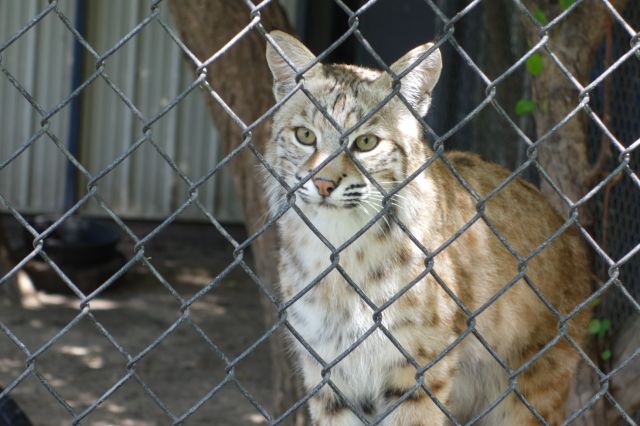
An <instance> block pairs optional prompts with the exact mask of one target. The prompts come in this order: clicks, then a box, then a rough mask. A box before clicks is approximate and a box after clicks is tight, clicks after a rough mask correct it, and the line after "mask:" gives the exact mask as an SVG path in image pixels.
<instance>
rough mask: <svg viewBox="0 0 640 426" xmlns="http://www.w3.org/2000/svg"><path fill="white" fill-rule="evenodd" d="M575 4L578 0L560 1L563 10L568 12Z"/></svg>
mask: <svg viewBox="0 0 640 426" xmlns="http://www.w3.org/2000/svg"><path fill="white" fill-rule="evenodd" d="M575 2H576V0H560V7H561V8H562V10H567V9H569V7H570V6H571V5H572V4H574V3H575Z"/></svg>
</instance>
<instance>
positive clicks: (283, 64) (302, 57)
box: [266, 31, 320, 100]
mask: <svg viewBox="0 0 640 426" xmlns="http://www.w3.org/2000/svg"><path fill="white" fill-rule="evenodd" d="M269 35H270V36H271V37H272V38H273V40H274V41H275V42H276V44H277V45H278V46H279V47H280V49H282V51H283V52H284V54H285V55H286V56H287V59H288V60H289V62H291V63H292V64H293V65H294V66H295V67H296V68H297V70H294V69H293V68H291V66H290V65H289V64H288V63H287V61H285V60H284V58H283V57H282V55H280V53H278V51H277V50H276V49H275V48H274V47H273V46H271V44H270V43H269V42H267V52H266V56H267V63H268V64H269V69H270V70H271V74H273V95H274V96H275V98H276V100H280V99H282V98H283V97H284V96H286V95H287V94H288V93H289V92H290V91H291V89H293V87H294V86H295V85H296V81H295V78H296V72H297V71H299V70H300V69H302V68H304V67H305V66H306V65H308V64H309V63H310V62H311V61H313V60H314V59H316V57H315V56H314V54H313V53H311V51H310V50H309V49H307V47H306V46H305V45H304V44H302V43H301V42H300V41H299V40H298V39H297V38H295V37H293V36H291V35H289V34H287V33H284V32H282V31H271V32H270V33H269ZM319 67H320V65H319V64H318V65H315V66H314V67H312V68H311V69H310V70H309V71H307V73H306V74H305V75H307V76H308V75H311V74H312V73H314V72H315V70H317V69H318V68H319Z"/></svg>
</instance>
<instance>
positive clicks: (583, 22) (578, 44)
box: [525, 0, 627, 227]
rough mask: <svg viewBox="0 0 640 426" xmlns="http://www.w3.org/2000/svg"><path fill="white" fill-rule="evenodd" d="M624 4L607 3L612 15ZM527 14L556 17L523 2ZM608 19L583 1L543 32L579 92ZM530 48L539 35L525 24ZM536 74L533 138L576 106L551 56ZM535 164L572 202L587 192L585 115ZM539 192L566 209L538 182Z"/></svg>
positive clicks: (556, 7)
mask: <svg viewBox="0 0 640 426" xmlns="http://www.w3.org/2000/svg"><path fill="white" fill-rule="evenodd" d="M626 2H627V0H612V1H611V2H610V3H611V4H612V5H613V6H614V7H616V9H617V10H622V9H623V8H624V6H625V4H626ZM525 3H526V5H527V7H528V8H529V10H530V11H532V12H533V11H535V10H536V9H540V10H542V11H544V12H545V13H546V15H547V16H548V17H550V18H552V17H555V16H557V15H558V14H559V13H560V12H561V9H560V2H559V1H557V0H526V2H525ZM611 19H612V18H611V15H610V13H609V12H608V11H607V9H606V7H605V6H603V4H602V2H600V1H598V0H585V1H583V2H582V4H580V5H579V6H578V7H577V8H576V9H574V10H573V11H572V12H571V13H570V14H569V15H568V16H567V17H566V18H565V19H563V20H561V21H560V22H558V23H557V24H556V25H555V26H554V27H553V28H552V29H551V30H550V31H549V33H548V35H549V42H548V46H549V48H550V49H551V51H552V52H553V53H555V54H556V56H557V57H558V59H559V60H560V61H561V62H562V64H564V66H565V67H566V69H567V70H568V71H569V72H570V73H571V74H572V75H573V76H574V77H575V78H576V79H577V80H578V81H579V82H580V84H581V85H582V86H583V87H584V86H586V85H588V84H589V82H590V78H589V71H590V70H591V65H592V64H593V61H594V58H595V53H596V50H597V49H598V47H599V46H600V44H601V43H602V39H603V37H604V34H605V29H606V27H607V25H608V24H609V22H610V20H611ZM525 27H526V29H527V37H528V39H529V43H530V44H531V45H533V44H535V43H537V42H538V41H540V38H541V37H542V36H541V35H539V34H538V31H537V28H536V27H534V25H532V24H531V23H530V22H526V23H525ZM543 57H544V66H543V68H542V72H541V74H540V75H538V76H536V77H534V78H532V82H531V87H532V95H533V96H532V97H533V99H534V100H535V101H536V102H537V103H538V107H537V108H536V109H535V111H534V113H533V116H534V119H535V123H536V128H537V131H538V136H539V137H540V136H542V135H544V134H546V133H547V132H548V131H549V130H550V129H551V128H552V127H553V126H555V125H556V124H558V123H559V122H560V121H562V120H563V119H564V118H565V117H566V116H567V115H568V114H569V112H571V111H572V110H573V109H574V108H576V107H577V106H578V104H579V102H580V99H579V96H578V95H579V92H578V89H577V88H576V87H575V86H574V85H573V84H572V83H571V81H570V80H569V79H568V78H567V77H566V76H565V75H564V74H563V73H562V72H561V71H560V68H559V67H558V66H556V65H555V64H554V63H553V61H552V59H551V57H549V56H547V55H544V54H543ZM538 155H539V162H540V164H541V165H542V167H543V168H544V169H545V171H546V172H547V173H548V174H549V176H550V177H551V179H552V180H553V181H554V182H555V184H556V185H557V186H558V187H559V188H560V189H561V190H562V192H563V193H564V194H565V195H567V196H568V197H569V198H570V199H571V200H572V201H573V202H575V201H577V200H579V199H580V198H581V197H583V196H584V195H585V194H586V192H587V191H588V189H589V185H590V183H591V182H590V180H591V179H590V175H591V173H592V166H591V164H590V163H589V160H588V158H587V115H586V114H585V113H584V112H582V111H580V112H578V114H577V115H575V116H574V117H573V118H572V119H571V120H570V121H569V122H567V123H566V125H565V126H564V127H563V128H562V129H560V130H559V131H557V132H555V133H554V134H553V135H551V136H550V137H549V138H548V139H546V140H545V141H544V142H543V143H542V144H541V145H539V148H538ZM541 181H542V185H541V190H542V192H543V193H544V194H545V195H546V196H547V198H548V199H549V201H550V202H551V203H552V205H553V206H554V207H555V208H556V210H558V211H559V212H560V213H563V214H565V215H566V214H567V212H568V210H569V208H568V207H567V205H566V203H565V202H564V201H563V200H562V199H561V197H560V196H559V195H558V193H557V192H556V191H555V189H553V187H552V186H551V185H550V184H549V183H548V182H547V181H546V180H545V179H542V180H541ZM580 223H581V224H582V225H583V226H587V227H588V226H591V225H592V224H593V216H592V213H591V212H590V211H589V210H588V209H581V210H580Z"/></svg>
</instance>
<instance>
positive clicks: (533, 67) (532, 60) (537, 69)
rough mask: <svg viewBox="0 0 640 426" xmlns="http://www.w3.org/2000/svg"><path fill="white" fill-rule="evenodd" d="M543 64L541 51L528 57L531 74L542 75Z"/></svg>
mask: <svg viewBox="0 0 640 426" xmlns="http://www.w3.org/2000/svg"><path fill="white" fill-rule="evenodd" d="M542 66H543V62H542V56H540V54H539V53H534V54H533V55H531V56H529V58H528V59H527V69H528V70H529V73H530V74H531V75H534V76H535V75H540V73H541V72H542Z"/></svg>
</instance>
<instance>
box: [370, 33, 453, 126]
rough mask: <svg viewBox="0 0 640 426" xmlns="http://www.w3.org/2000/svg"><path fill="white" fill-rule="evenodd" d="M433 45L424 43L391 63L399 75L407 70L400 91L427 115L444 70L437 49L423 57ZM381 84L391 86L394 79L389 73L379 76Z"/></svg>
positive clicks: (413, 105)
mask: <svg viewBox="0 0 640 426" xmlns="http://www.w3.org/2000/svg"><path fill="white" fill-rule="evenodd" d="M432 46H433V43H427V44H423V45H421V46H418V47H416V48H415V49H412V50H410V51H409V52H407V53H406V54H405V55H404V56H403V57H402V58H400V59H398V60H397V61H395V62H394V63H393V65H391V69H392V70H393V72H394V73H396V74H397V75H400V74H403V73H404V72H405V71H406V70H408V69H411V71H409V72H407V73H406V74H405V75H404V76H403V77H402V79H401V80H400V82H401V86H400V93H401V94H402V95H403V96H404V97H405V98H406V99H407V101H409V104H410V105H411V106H412V107H413V108H414V109H415V110H416V112H418V114H420V115H421V116H423V117H424V116H425V115H426V114H427V111H429V106H430V105H431V92H432V91H433V88H434V87H435V85H436V83H437V82H438V78H439V77H440V71H442V56H441V55H440V50H438V49H436V50H434V51H433V52H431V53H430V54H429V56H427V57H426V58H423V59H422V60H421V58H422V57H423V56H424V54H425V53H426V52H427V50H429V49H430V48H431V47H432ZM378 79H379V80H380V84H383V85H384V86H386V87H388V88H390V87H391V86H392V84H393V79H392V78H391V76H390V75H389V74H387V73H383V75H382V76H380V77H379V78H378Z"/></svg>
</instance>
